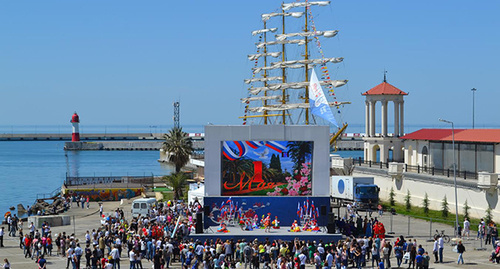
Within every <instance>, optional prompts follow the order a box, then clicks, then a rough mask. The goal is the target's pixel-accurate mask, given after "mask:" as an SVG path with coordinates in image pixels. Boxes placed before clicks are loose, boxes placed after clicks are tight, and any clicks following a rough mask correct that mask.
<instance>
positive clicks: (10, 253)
mask: <svg viewBox="0 0 500 269" xmlns="http://www.w3.org/2000/svg"><path fill="white" fill-rule="evenodd" d="M117 208H121V209H122V210H123V211H124V213H125V219H127V220H130V219H131V216H130V204H129V203H124V204H123V205H120V202H104V203H103V212H104V214H111V212H114V211H115V210H116V209H117ZM99 209H100V208H99V205H98V203H96V202H91V203H90V208H89V209H82V208H81V207H76V206H73V207H72V208H71V209H70V210H69V211H68V212H66V214H65V215H68V216H70V218H71V220H72V224H71V225H70V226H59V227H51V232H52V234H60V233H62V232H65V233H66V234H67V235H70V234H72V233H75V237H76V238H77V239H78V240H79V241H80V242H81V244H83V245H85V233H86V231H92V229H98V228H99V227H100V226H101V219H102V218H101V217H100V216H99ZM378 219H379V220H380V221H382V222H384V223H387V224H389V223H390V215H389V214H384V215H383V216H381V217H378ZM73 220H74V222H73ZM408 221H410V222H411V231H410V236H412V240H415V239H416V240H417V242H418V244H422V246H423V248H424V249H425V250H427V251H429V252H430V253H431V252H432V244H433V243H432V242H427V239H428V238H429V235H428V232H429V223H428V222H426V221H422V220H418V219H409V218H408V217H405V216H399V215H396V216H393V226H392V230H393V231H394V232H395V234H394V239H393V238H390V237H388V238H389V239H388V240H391V241H392V240H395V239H396V237H398V236H399V235H400V234H401V235H404V236H408V234H407V228H408ZM3 227H5V228H6V225H4V226H3ZM387 227H388V228H389V225H387ZM432 227H434V228H435V229H439V230H447V231H450V230H452V229H451V227H449V226H445V225H441V224H434V226H432ZM24 230H25V231H27V232H29V228H28V223H24ZM249 233H251V232H249ZM471 238H475V236H472V237H471ZM464 245H465V248H466V252H465V254H464V260H465V265H464V266H467V268H497V267H498V266H499V265H498V264H492V263H491V262H489V261H488V257H489V255H490V253H491V251H492V247H491V245H489V246H486V249H487V250H485V251H479V250H475V249H476V248H479V246H480V241H476V240H464ZM4 246H5V247H3V248H0V259H1V261H2V263H3V260H4V259H5V258H7V259H8V260H9V261H10V263H11V267H12V268H15V269H18V268H38V266H37V264H35V261H34V260H32V259H30V258H24V254H23V250H22V249H20V248H19V238H18V237H9V236H8V235H7V234H6V235H5V236H4ZM82 248H85V246H82ZM452 249H453V247H452V246H450V245H449V244H446V245H445V247H444V262H443V263H433V262H432V260H431V264H430V268H456V267H458V266H457V263H456V262H457V257H458V254H457V253H455V252H453V251H452ZM56 250H57V248H56V247H55V245H54V251H53V252H54V253H55V251H56ZM127 253H128V251H127V250H126V244H124V248H123V252H122V254H121V266H122V267H123V268H128V266H129V262H128V257H127ZM106 254H107V251H106ZM431 255H432V254H431ZM46 258H47V261H48V265H47V268H61V269H64V268H66V263H67V259H66V258H65V257H61V256H60V255H59V256H49V257H46ZM391 263H392V264H393V265H395V264H396V259H395V257H394V255H391ZM142 265H143V268H152V265H153V264H152V262H149V261H147V260H146V259H145V258H144V259H143V260H142ZM369 265H371V262H368V261H367V266H366V267H364V268H371V267H370V266H369ZM70 266H71V265H70ZM402 266H407V264H402ZM460 266H462V265H460ZM393 267H395V266H393ZM70 268H71V267H70ZM81 268H85V258H84V257H82V262H81ZM170 268H181V264H180V263H179V262H178V261H177V262H174V263H172V264H171V266H170ZM200 268H201V267H200ZM261 268H262V267H261ZM273 268H274V267H273ZM306 268H315V267H314V266H313V265H311V264H307V265H306Z"/></svg>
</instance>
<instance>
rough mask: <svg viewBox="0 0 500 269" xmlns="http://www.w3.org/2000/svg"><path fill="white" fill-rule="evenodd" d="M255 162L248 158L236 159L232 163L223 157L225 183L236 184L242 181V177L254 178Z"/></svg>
mask: <svg viewBox="0 0 500 269" xmlns="http://www.w3.org/2000/svg"><path fill="white" fill-rule="evenodd" d="M253 172H254V171H253V161H252V160H251V159H248V158H245V157H243V158H241V159H236V160H234V161H230V160H228V159H227V158H225V157H222V179H223V181H224V182H230V183H236V182H237V181H239V180H240V177H241V175H243V174H245V175H246V176H247V177H252V176H253Z"/></svg>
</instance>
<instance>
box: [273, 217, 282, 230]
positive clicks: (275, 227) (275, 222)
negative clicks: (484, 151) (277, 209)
mask: <svg viewBox="0 0 500 269" xmlns="http://www.w3.org/2000/svg"><path fill="white" fill-rule="evenodd" d="M272 224H273V229H279V228H280V221H279V220H278V216H275V217H274V220H273V223H272Z"/></svg>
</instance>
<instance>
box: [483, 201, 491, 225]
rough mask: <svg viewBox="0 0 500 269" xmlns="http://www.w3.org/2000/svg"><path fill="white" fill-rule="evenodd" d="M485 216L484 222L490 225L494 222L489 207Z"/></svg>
mask: <svg viewBox="0 0 500 269" xmlns="http://www.w3.org/2000/svg"><path fill="white" fill-rule="evenodd" d="M485 214H486V215H484V222H485V223H486V225H488V224H489V223H490V222H491V221H492V220H493V214H492V212H491V207H490V206H489V205H488V208H487V209H486V211H485Z"/></svg>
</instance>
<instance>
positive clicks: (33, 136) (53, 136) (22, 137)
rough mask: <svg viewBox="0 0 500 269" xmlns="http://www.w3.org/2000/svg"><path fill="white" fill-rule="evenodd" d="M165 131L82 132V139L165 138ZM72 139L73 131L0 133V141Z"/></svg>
mask: <svg viewBox="0 0 500 269" xmlns="http://www.w3.org/2000/svg"><path fill="white" fill-rule="evenodd" d="M163 135H164V133H94V134H80V140H82V141H96V140H163ZM52 140H54V141H59V140H62V141H71V133H63V134H54V133H52V134H50V133H46V134H45V133H41V134H0V141H52Z"/></svg>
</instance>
